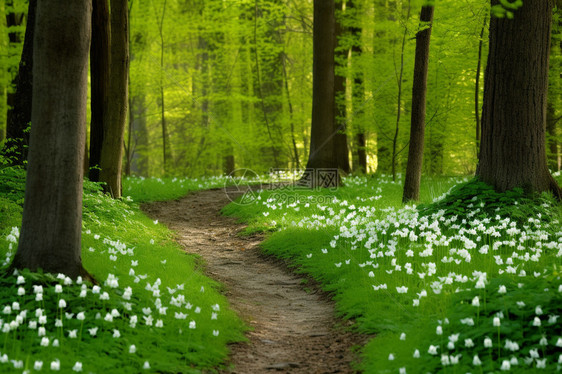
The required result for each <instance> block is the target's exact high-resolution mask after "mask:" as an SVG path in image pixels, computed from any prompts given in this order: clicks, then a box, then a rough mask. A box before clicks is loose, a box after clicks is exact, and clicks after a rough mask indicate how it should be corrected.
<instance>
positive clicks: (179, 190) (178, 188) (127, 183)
mask: <svg viewBox="0 0 562 374" xmlns="http://www.w3.org/2000/svg"><path fill="white" fill-rule="evenodd" d="M231 183H232V178H229V177H225V176H221V177H202V178H197V179H189V178H177V177H176V178H135V177H131V178H125V179H124V180H123V196H125V197H129V198H131V199H132V200H133V201H135V202H137V203H146V202H151V201H166V200H174V199H179V198H181V197H183V196H185V195H187V194H188V193H189V192H193V191H200V190H209V189H212V188H222V187H224V186H226V185H230V184H231Z"/></svg>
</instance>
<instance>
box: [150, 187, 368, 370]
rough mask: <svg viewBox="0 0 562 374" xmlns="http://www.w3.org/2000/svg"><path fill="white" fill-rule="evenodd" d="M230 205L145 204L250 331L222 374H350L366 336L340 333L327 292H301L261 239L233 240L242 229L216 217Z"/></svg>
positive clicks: (199, 198)
mask: <svg viewBox="0 0 562 374" xmlns="http://www.w3.org/2000/svg"><path fill="white" fill-rule="evenodd" d="M229 202H230V200H229V199H228V197H227V195H226V193H225V191H224V190H223V189H220V190H208V191H201V192H197V193H193V194H190V195H188V196H186V197H184V198H183V199H181V200H177V201H168V202H158V203H151V204H145V205H143V206H142V209H143V210H144V211H145V212H146V213H147V214H148V215H149V216H151V217H153V218H154V219H158V220H159V221H160V222H162V223H165V224H166V225H168V227H169V228H170V229H172V230H174V231H175V232H177V235H178V241H179V243H180V244H181V245H182V246H183V247H184V249H185V250H186V251H188V252H190V253H196V254H198V255H200V256H202V258H203V259H204V260H205V262H206V265H207V266H206V273H207V275H208V276H210V277H211V278H213V279H216V280H218V281H220V282H222V283H223V284H225V285H226V296H227V297H228V300H229V301H230V304H231V306H232V308H233V309H234V310H235V311H237V312H238V313H239V315H240V316H241V317H242V318H243V319H244V320H245V321H246V322H247V323H248V324H249V325H250V326H251V328H252V331H250V332H249V333H248V334H247V336H248V339H249V340H250V341H249V343H237V344H233V345H232V346H231V365H230V367H229V368H228V369H226V370H224V371H223V373H239V374H261V373H299V374H300V373H302V374H314V373H318V374H320V373H322V374H324V373H355V371H354V370H353V369H352V368H351V366H350V364H351V362H352V361H353V360H354V359H356V357H355V355H354V354H353V353H352V352H351V347H352V346H355V345H359V344H362V343H364V338H362V337H361V336H357V335H355V334H351V333H349V332H346V331H345V329H344V328H343V327H342V326H341V324H342V322H341V321H338V320H337V319H336V318H335V317H334V307H333V303H332V302H331V301H330V300H329V298H327V297H326V295H325V294H323V293H322V292H314V291H313V292H312V293H310V292H307V291H305V288H304V286H303V283H302V280H303V279H302V278H301V277H299V276H298V275H295V274H293V273H291V272H290V271H289V270H288V269H287V267H286V266H285V265H284V264H283V263H282V262H280V261H276V260H274V259H272V258H270V257H267V256H265V255H263V254H262V253H261V252H260V249H259V248H258V246H259V244H260V242H261V240H262V239H263V238H262V237H261V236H242V237H241V236H239V235H238V234H239V232H240V231H241V230H242V229H243V228H244V227H245V226H244V225H241V224H239V223H237V222H236V220H235V219H233V218H230V217H224V216H222V215H220V210H221V208H222V207H223V206H225V205H226V204H228V203H229Z"/></svg>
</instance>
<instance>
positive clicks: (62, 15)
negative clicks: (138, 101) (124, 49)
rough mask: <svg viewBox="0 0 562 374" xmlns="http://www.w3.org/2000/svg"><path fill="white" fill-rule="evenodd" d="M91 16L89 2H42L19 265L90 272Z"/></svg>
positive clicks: (68, 272) (73, 274) (15, 264)
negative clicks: (86, 230) (85, 236)
mask: <svg viewBox="0 0 562 374" xmlns="http://www.w3.org/2000/svg"><path fill="white" fill-rule="evenodd" d="M91 11H92V4H91V0H73V1H68V0H50V1H44V0H39V2H38V4H37V21H36V29H35V31H36V32H35V40H34V53H33V61H34V65H33V109H32V121H33V128H32V130H31V140H30V141H31V147H30V150H29V164H28V173H27V182H26V190H25V203H24V209H23V222H22V229H21V237H20V241H19V246H18V250H17V252H16V255H15V258H14V261H13V263H12V267H15V268H29V269H30V270H32V271H36V270H38V269H43V271H45V272H49V273H63V274H66V275H68V276H70V277H73V278H76V277H77V276H79V275H82V276H86V275H87V273H86V272H85V270H84V269H83V267H82V260H81V243H80V242H81V232H82V178H83V173H82V162H83V157H84V141H85V140H84V138H85V122H86V100H87V99H86V98H87V95H86V90H87V87H88V51H89V48H90V22H91Z"/></svg>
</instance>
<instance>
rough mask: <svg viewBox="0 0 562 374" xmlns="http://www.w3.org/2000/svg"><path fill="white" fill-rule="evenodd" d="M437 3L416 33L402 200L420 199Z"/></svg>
mask: <svg viewBox="0 0 562 374" xmlns="http://www.w3.org/2000/svg"><path fill="white" fill-rule="evenodd" d="M433 9H434V7H433V4H427V5H424V6H422V10H421V14H420V30H419V31H418V32H417V34H416V58H415V62H414V84H413V88H412V117H411V123H410V147H409V150H408V164H407V166H406V178H405V180H404V194H403V195H402V201H403V202H408V201H410V200H419V199H420V181H421V174H422V164H423V146H424V138H425V109H426V107H425V104H426V93H427V71H428V67H429V44H430V40H431V27H432V22H433Z"/></svg>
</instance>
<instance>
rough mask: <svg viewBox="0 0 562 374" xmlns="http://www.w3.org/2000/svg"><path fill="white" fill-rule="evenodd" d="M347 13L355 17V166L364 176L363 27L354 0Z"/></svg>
mask: <svg viewBox="0 0 562 374" xmlns="http://www.w3.org/2000/svg"><path fill="white" fill-rule="evenodd" d="M346 12H348V13H350V17H353V19H354V22H353V26H351V27H350V28H349V31H350V33H351V38H352V40H353V42H352V43H353V44H352V45H351V64H352V77H351V79H352V82H353V85H352V86H351V100H352V108H353V131H354V133H355V154H356V156H355V160H354V162H355V161H356V162H357V164H356V165H355V164H354V165H353V169H354V171H356V172H359V173H361V174H364V173H366V172H367V151H366V148H365V147H366V141H367V139H366V138H367V136H366V135H365V128H364V126H363V124H362V123H361V120H362V117H363V116H364V111H363V106H364V105H365V86H364V85H363V72H362V70H361V66H360V64H359V59H360V58H361V55H362V54H363V48H362V46H361V34H362V30H361V27H359V26H357V25H358V24H359V19H358V17H359V14H360V13H359V12H360V10H359V8H358V7H357V6H356V5H355V3H354V1H353V0H349V1H348V2H347V4H346Z"/></svg>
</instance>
